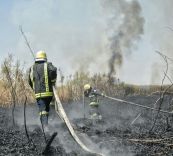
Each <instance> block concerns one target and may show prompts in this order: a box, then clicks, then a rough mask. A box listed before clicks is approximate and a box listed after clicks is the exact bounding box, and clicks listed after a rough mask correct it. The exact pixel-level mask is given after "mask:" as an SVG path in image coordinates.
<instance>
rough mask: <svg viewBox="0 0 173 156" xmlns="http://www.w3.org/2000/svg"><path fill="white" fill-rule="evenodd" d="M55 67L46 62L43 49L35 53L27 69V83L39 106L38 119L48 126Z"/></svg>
mask: <svg viewBox="0 0 173 156" xmlns="http://www.w3.org/2000/svg"><path fill="white" fill-rule="evenodd" d="M56 77H57V68H56V67H54V66H53V65H52V63H51V62H47V56H46V53H45V52H44V51H39V52H37V54H36V58H35V63H34V65H33V66H31V68H30V69H29V85H30V86H31V88H32V89H33V91H34V93H35V98H36V101H37V104H38V107H39V114H40V121H41V123H42V125H43V126H44V127H47V126H48V115H49V105H50V102H51V100H52V97H53V85H54V84H55V83H56Z"/></svg>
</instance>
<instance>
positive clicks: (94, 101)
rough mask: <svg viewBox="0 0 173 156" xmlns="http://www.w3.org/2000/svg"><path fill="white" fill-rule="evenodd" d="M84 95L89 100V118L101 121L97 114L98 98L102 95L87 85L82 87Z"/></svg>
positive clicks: (99, 115) (98, 113)
mask: <svg viewBox="0 0 173 156" xmlns="http://www.w3.org/2000/svg"><path fill="white" fill-rule="evenodd" d="M84 95H85V97H88V98H89V100H90V103H89V106H90V112H89V113H90V118H91V119H99V120H101V119H102V116H101V114H100V112H99V109H98V108H99V99H98V96H104V94H103V93H99V92H98V91H97V90H96V89H93V88H92V87H91V86H90V85H89V84H86V85H84Z"/></svg>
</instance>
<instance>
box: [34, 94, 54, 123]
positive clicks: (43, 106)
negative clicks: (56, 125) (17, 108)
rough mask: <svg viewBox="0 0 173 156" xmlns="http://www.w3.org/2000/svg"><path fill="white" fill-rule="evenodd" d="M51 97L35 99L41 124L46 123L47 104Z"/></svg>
mask: <svg viewBox="0 0 173 156" xmlns="http://www.w3.org/2000/svg"><path fill="white" fill-rule="evenodd" d="M51 100H52V97H44V98H39V99H37V104H38V107H39V114H40V121H41V123H42V125H43V126H47V125H48V115H49V109H50V107H49V105H50V102H51Z"/></svg>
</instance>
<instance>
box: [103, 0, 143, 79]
mask: <svg viewBox="0 0 173 156" xmlns="http://www.w3.org/2000/svg"><path fill="white" fill-rule="evenodd" d="M103 6H104V10H106V13H107V14H108V17H109V18H108V40H109V47H110V52H111V54H110V58H109V74H108V75H109V77H112V76H113V75H114V74H116V69H117V68H119V67H121V65H122V64H123V58H124V55H126V54H130V53H131V51H132V50H133V48H135V45H136V42H137V41H138V40H139V39H140V38H141V35H142V34H143V32H144V28H143V27H144V18H143V17H142V16H141V6H140V4H139V2H138V1H136V0H131V1H127V0H103Z"/></svg>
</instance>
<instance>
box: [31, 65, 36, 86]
mask: <svg viewBox="0 0 173 156" xmlns="http://www.w3.org/2000/svg"><path fill="white" fill-rule="evenodd" d="M33 71H34V69H33V66H32V67H31V72H30V79H31V82H32V86H33V89H35V84H34V74H33V73H34V72H33Z"/></svg>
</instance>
